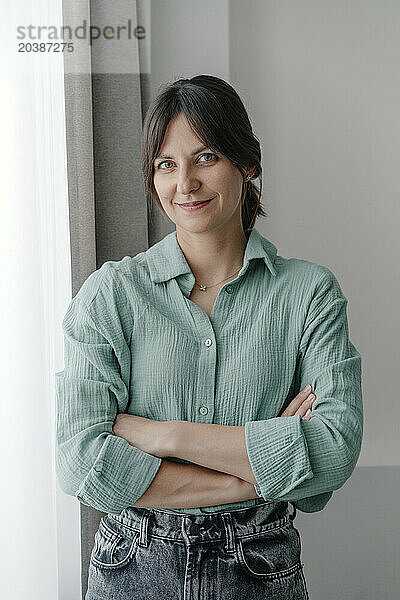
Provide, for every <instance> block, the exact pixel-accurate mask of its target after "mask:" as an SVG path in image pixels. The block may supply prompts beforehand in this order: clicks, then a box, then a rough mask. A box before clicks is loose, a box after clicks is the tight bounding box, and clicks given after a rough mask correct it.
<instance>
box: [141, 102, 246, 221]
mask: <svg viewBox="0 0 400 600" xmlns="http://www.w3.org/2000/svg"><path fill="white" fill-rule="evenodd" d="M161 155H162V156H161ZM153 182H154V187H155V191H156V193H157V195H158V198H159V199H160V202H161V205H162V207H163V209H164V210H165V212H166V214H167V215H168V217H169V218H170V219H171V220H172V221H173V222H174V223H175V224H176V226H177V228H178V227H181V228H182V229H184V230H186V231H188V232H192V233H200V232H204V231H210V230H212V229H215V228H219V227H226V226H228V227H231V226H232V227H237V226H240V227H241V205H240V199H241V194H242V184H243V177H242V175H241V173H240V171H239V169H237V168H236V167H235V166H234V165H233V164H232V163H231V162H230V161H229V160H228V159H227V158H226V157H225V156H224V155H222V154H221V153H216V154H215V153H212V152H211V149H210V148H205V147H204V146H203V143H202V142H201V140H199V138H198V137H197V136H196V135H195V134H194V133H193V131H192V130H191V129H190V126H189V124H188V122H187V120H186V118H185V117H184V115H183V114H182V113H180V114H179V115H177V116H176V117H175V118H174V119H172V120H171V122H170V123H169V124H168V127H167V130H166V132H165V136H164V140H163V144H162V146H161V149H160V153H159V155H158V157H157V158H156V159H155V161H154V178H153ZM208 200H211V201H210V202H208V203H207V204H204V205H202V206H200V207H199V208H197V209H193V208H192V209H188V203H193V202H199V201H208ZM185 204H186V208H185Z"/></svg>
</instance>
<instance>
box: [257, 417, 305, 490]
mask: <svg viewBox="0 0 400 600" xmlns="http://www.w3.org/2000/svg"><path fill="white" fill-rule="evenodd" d="M301 418H302V417H301V416H300V415H293V416H291V417H275V418H272V419H266V420H262V421H247V423H245V439H246V448H247V454H248V457H249V462H250V465H251V468H252V470H253V473H254V477H255V478H256V481H257V484H258V487H259V490H260V491H261V494H262V497H263V498H264V499H266V500H269V499H271V500H278V499H279V498H280V496H283V495H285V494H287V493H288V492H290V491H291V490H293V489H294V488H295V487H296V486H298V485H299V484H300V483H301V482H302V481H304V480H305V479H312V477H313V476H314V475H313V471H312V468H311V463H310V460H309V454H308V447H307V441H306V438H305V436H304V434H303V432H302V429H301ZM255 490H256V492H257V493H258V490H257V488H255Z"/></svg>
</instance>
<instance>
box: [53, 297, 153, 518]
mask: <svg viewBox="0 0 400 600" xmlns="http://www.w3.org/2000/svg"><path fill="white" fill-rule="evenodd" d="M81 289H82V288H81ZM105 298H106V296H105V295H104V294H103V292H99V293H98V294H97V295H96V302H92V303H90V304H87V303H86V301H85V300H84V299H82V297H81V296H80V294H79V292H78V294H77V295H76V296H75V297H74V298H73V299H72V301H71V303H70V305H69V307H68V309H67V312H66V314H65V316H64V319H63V322H62V328H63V333H64V350H65V352H64V362H65V366H64V370H63V371H59V372H57V373H55V388H56V455H55V459H56V474H57V480H58V482H59V484H60V487H61V489H62V490H63V491H64V492H65V493H67V494H70V495H73V496H75V497H76V498H77V499H78V500H79V501H80V502H81V503H82V504H85V505H87V506H92V507H93V508H96V509H98V510H101V511H103V512H110V513H114V514H120V512H121V511H122V510H123V509H124V508H126V507H127V506H131V505H132V504H134V503H135V502H136V500H137V499H138V498H140V497H141V496H142V495H143V493H144V492H145V491H146V489H147V488H148V487H149V485H150V484H151V482H152V480H153V479H154V477H155V475H156V473H157V471H158V468H159V467H160V465H161V462H162V461H161V458H159V457H156V456H153V455H151V454H148V453H146V452H143V451H142V450H139V449H138V448H135V447H134V446H131V445H130V444H129V443H128V442H127V441H126V440H125V439H123V438H122V437H119V436H117V435H115V434H114V433H113V431H112V427H113V424H114V421H115V418H116V416H117V414H118V413H122V412H126V408H127V405H128V401H129V373H130V361H131V357H130V349H129V343H128V341H127V340H126V332H124V331H123V330H122V326H121V322H120V319H119V316H118V313H117V310H116V308H115V306H114V305H113V303H112V302H107V301H106V300H105Z"/></svg>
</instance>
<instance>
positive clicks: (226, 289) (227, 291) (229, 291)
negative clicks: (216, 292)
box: [225, 285, 233, 294]
mask: <svg viewBox="0 0 400 600" xmlns="http://www.w3.org/2000/svg"><path fill="white" fill-rule="evenodd" d="M225 291H226V293H227V294H232V292H233V285H228V286H227V287H226V288H225Z"/></svg>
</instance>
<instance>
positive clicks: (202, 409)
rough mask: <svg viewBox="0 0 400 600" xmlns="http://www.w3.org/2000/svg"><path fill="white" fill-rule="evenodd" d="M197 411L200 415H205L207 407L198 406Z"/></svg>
mask: <svg viewBox="0 0 400 600" xmlns="http://www.w3.org/2000/svg"><path fill="white" fill-rule="evenodd" d="M199 413H200V414H201V415H207V414H208V408H207V406H200V408H199Z"/></svg>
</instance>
